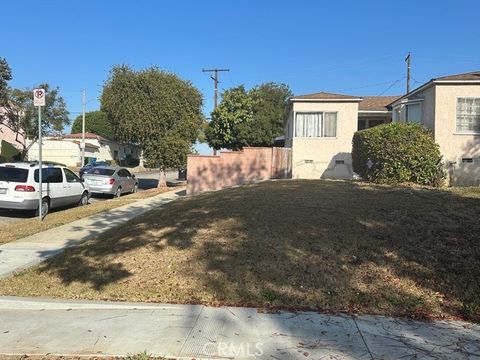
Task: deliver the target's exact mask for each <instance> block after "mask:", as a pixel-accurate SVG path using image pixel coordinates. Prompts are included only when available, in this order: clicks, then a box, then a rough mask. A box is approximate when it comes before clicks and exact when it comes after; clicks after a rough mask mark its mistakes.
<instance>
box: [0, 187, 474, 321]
mask: <svg viewBox="0 0 480 360" xmlns="http://www.w3.org/2000/svg"><path fill="white" fill-rule="evenodd" d="M479 215H480V189H479V188H468V189H456V190H436V189H427V188H410V187H389V186H375V185H367V184H362V183H354V182H342V181H275V182H264V183H260V184H256V185H251V186H244V187H239V188H234V189H228V190H223V191H219V192H214V193H208V194H203V195H200V196H195V197H191V198H184V199H180V200H178V201H175V202H172V203H169V204H167V205H165V206H164V207H163V208H161V209H158V210H155V211H152V212H150V213H148V214H146V215H145V216H142V217H141V218H140V219H137V220H135V221H132V222H130V223H128V224H127V225H125V226H123V227H119V228H116V229H114V230H112V231H109V232H107V233H105V234H103V235H101V236H100V237H99V238H97V239H95V240H92V241H89V242H86V243H84V244H82V245H80V246H77V247H75V248H72V249H69V250H67V251H66V252H65V253H64V254H61V255H59V256H57V257H55V258H52V259H50V260H49V261H47V262H45V263H44V264H42V265H40V266H38V267H36V268H33V269H30V270H27V271H24V272H23V273H21V274H18V275H16V276H14V277H10V278H8V279H4V280H1V281H0V293H1V294H2V295H28V296H52V297H62V298H74V299H75V298H84V299H108V300H128V301H154V302H169V303H202V304H210V305H225V304H228V305H241V306H255V307H267V308H281V309H314V310H321V311H327V312H344V311H347V312H356V313H370V314H386V315H398V316H406V317H411V318H416V319H430V318H463V319H467V320H471V321H480V236H479V234H480V222H479Z"/></svg>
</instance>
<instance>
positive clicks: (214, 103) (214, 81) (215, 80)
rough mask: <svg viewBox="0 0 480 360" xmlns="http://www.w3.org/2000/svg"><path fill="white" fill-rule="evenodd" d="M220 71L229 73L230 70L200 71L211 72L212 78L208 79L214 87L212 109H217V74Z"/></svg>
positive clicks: (203, 70)
mask: <svg viewBox="0 0 480 360" xmlns="http://www.w3.org/2000/svg"><path fill="white" fill-rule="evenodd" d="M222 71H230V69H217V68H215V69H202V72H210V73H212V72H213V74H214V75H213V76H210V78H211V79H212V80H213V84H214V86H215V92H214V94H213V109H214V110H215V108H216V107H217V101H218V73H219V72H222Z"/></svg>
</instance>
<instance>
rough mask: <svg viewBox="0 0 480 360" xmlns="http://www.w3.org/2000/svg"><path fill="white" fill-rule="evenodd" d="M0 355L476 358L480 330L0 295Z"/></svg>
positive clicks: (460, 324) (439, 324)
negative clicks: (142, 354) (141, 354)
mask: <svg viewBox="0 0 480 360" xmlns="http://www.w3.org/2000/svg"><path fill="white" fill-rule="evenodd" d="M0 319H1V320H0V354H4V355H21V354H32V355H33V354H35V355H44V354H47V353H48V354H53V355H94V356H100V355H129V354H130V355H132V354H137V353H140V352H143V351H146V352H147V353H148V354H151V355H157V356H165V357H171V358H180V359H192V358H195V359H202V358H204V359H225V358H234V359H252V358H258V359H269V360H271V359H320V358H322V359H323V358H327V359H331V358H335V359H399V358H408V359H411V358H421V359H443V358H444V359H447V358H448V359H467V358H471V359H473V358H480V326H478V325H473V324H469V323H464V322H456V321H451V322H446V321H438V322H431V323H423V322H414V321H407V320H398V319H392V318H386V317H381V316H348V315H335V316H334V315H323V314H318V313H313V312H301V313H288V312H279V313H261V312H259V311H257V310H256V309H251V308H226V307H223V308H212V307H205V306H193V305H161V304H141V303H134V304H132V303H112V302H90V301H75V302H73V301H58V300H48V299H31V298H15V297H1V298H0Z"/></svg>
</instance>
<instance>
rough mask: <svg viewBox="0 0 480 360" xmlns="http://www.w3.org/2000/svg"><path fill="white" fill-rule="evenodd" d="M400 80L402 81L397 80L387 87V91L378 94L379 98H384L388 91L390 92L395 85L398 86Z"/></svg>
mask: <svg viewBox="0 0 480 360" xmlns="http://www.w3.org/2000/svg"><path fill="white" fill-rule="evenodd" d="M400 80H402V79H398V80H395V81H394V82H393V83H391V84H390V86H389V87H387V88H386V89H385V90H383V91H382V92H381V93H380V94H378V96H382V95H383V94H385V93H386V92H387V91H388V90H390V89H391V88H393V87H394V86H395V85H397V84H398V83H399V82H400Z"/></svg>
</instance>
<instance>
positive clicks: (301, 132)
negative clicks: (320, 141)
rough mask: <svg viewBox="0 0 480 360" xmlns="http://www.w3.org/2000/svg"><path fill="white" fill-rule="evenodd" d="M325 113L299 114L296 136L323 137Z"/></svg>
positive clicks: (296, 123) (296, 122)
mask: <svg viewBox="0 0 480 360" xmlns="http://www.w3.org/2000/svg"><path fill="white" fill-rule="evenodd" d="M322 123H323V113H297V116H296V121H295V136H297V137H321V136H322Z"/></svg>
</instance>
